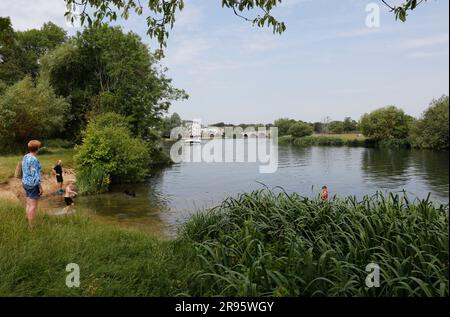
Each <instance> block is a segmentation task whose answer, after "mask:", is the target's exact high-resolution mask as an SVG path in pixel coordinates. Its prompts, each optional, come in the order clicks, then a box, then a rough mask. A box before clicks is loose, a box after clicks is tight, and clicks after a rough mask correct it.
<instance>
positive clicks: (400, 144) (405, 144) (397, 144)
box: [378, 139, 411, 149]
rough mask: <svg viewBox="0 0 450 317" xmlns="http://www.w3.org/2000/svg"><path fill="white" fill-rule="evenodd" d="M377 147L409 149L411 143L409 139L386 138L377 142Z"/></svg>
mask: <svg viewBox="0 0 450 317" xmlns="http://www.w3.org/2000/svg"><path fill="white" fill-rule="evenodd" d="M378 147H381V148H390V149H409V148H411V143H410V141H409V139H388V140H381V141H379V142H378Z"/></svg>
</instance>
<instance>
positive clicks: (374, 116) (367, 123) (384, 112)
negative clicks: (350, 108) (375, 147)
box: [360, 106, 414, 141]
mask: <svg viewBox="0 0 450 317" xmlns="http://www.w3.org/2000/svg"><path fill="white" fill-rule="evenodd" d="M413 121H414V119H413V118H412V117H410V116H408V115H406V114H405V113H404V111H403V110H401V109H398V108H396V107H394V106H390V107H386V108H381V109H378V110H375V111H373V112H371V113H366V114H365V115H364V116H363V117H362V118H361V123H360V129H361V132H362V133H363V134H364V135H365V136H366V137H368V138H370V139H373V140H375V141H381V140H388V139H404V138H407V137H408V136H409V130H410V127H411V124H412V122H413Z"/></svg>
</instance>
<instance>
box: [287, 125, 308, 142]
mask: <svg viewBox="0 0 450 317" xmlns="http://www.w3.org/2000/svg"><path fill="white" fill-rule="evenodd" d="M313 133H314V128H313V127H312V126H311V125H309V124H308V123H305V122H296V123H294V124H292V125H291V127H290V128H289V131H288V134H289V135H292V136H293V137H295V138H301V137H305V136H310V135H312V134H313Z"/></svg>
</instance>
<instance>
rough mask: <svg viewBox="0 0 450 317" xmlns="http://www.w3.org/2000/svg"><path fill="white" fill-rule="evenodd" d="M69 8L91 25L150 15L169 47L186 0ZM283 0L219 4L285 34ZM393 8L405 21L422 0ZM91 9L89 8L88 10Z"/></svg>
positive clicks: (83, 0) (79, 0)
mask: <svg viewBox="0 0 450 317" xmlns="http://www.w3.org/2000/svg"><path fill="white" fill-rule="evenodd" d="M65 2H66V4H67V8H68V11H67V12H66V16H67V17H68V18H69V20H71V21H74V20H75V19H76V18H77V17H76V16H75V15H74V12H75V11H76V9H80V11H81V16H80V22H81V23H82V24H84V23H85V22H87V23H88V24H89V25H98V24H100V23H101V22H102V21H103V20H104V19H107V20H109V21H115V20H117V18H118V17H121V18H124V19H127V18H128V17H129V15H130V12H134V13H136V14H138V15H142V14H143V13H144V12H145V14H146V15H147V17H146V20H147V26H148V29H147V34H148V35H149V36H150V37H152V38H156V39H157V40H158V41H159V43H160V45H161V47H164V46H166V39H167V38H168V36H169V32H168V29H171V28H172V27H173V26H174V24H175V18H176V13H177V11H181V10H182V9H183V8H184V0H170V1H167V0H147V5H145V4H143V3H141V1H140V0H128V1H123V0H65ZM282 2H283V0H220V1H218V3H221V4H222V7H225V8H228V9H230V10H232V12H233V13H234V14H235V15H236V16H238V17H240V18H242V19H244V20H246V21H249V22H251V23H252V24H253V25H256V26H258V27H264V26H267V27H271V28H272V29H273V32H274V33H279V34H281V33H283V32H284V31H285V30H286V25H285V24H284V22H281V21H278V20H277V19H276V18H275V17H274V16H273V15H272V10H273V9H274V8H275V7H276V6H277V5H279V4H281V3H282ZM381 2H382V3H384V4H385V5H386V6H388V7H389V8H390V10H391V11H393V12H394V13H395V15H396V17H397V18H398V19H400V20H401V21H405V20H406V17H407V13H408V11H410V10H414V9H415V8H416V7H417V5H418V4H420V3H422V2H423V0H404V2H403V4H402V5H399V6H395V5H391V4H389V1H387V0H381ZM88 8H89V10H88ZM255 11H257V13H255V15H254V17H247V16H245V15H246V14H248V13H250V12H255Z"/></svg>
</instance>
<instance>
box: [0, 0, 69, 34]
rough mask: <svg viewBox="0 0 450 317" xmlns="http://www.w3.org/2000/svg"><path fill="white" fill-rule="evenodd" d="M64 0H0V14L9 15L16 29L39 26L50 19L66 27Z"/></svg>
mask: <svg viewBox="0 0 450 317" xmlns="http://www.w3.org/2000/svg"><path fill="white" fill-rule="evenodd" d="M65 12H66V4H65V2H64V0H32V1H30V0H1V1H0V14H1V16H9V17H10V18H11V22H12V24H13V27H14V29H16V30H27V29H32V28H40V27H41V26H42V24H44V23H45V22H48V21H52V22H54V23H56V24H58V25H59V26H61V27H64V28H67V26H66V24H65V18H64V13H65Z"/></svg>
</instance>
